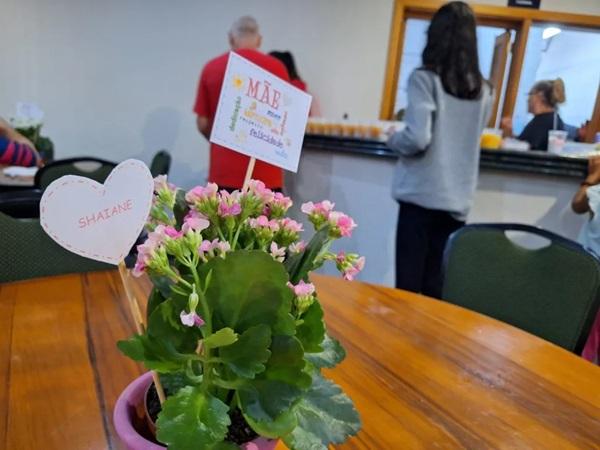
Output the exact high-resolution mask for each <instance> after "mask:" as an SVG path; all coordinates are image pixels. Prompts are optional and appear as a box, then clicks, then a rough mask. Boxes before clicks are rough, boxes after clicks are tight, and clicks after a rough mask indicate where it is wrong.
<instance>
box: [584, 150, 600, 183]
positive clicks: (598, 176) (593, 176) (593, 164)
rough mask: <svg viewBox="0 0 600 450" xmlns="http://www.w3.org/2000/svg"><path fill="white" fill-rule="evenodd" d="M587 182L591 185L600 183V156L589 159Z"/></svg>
mask: <svg viewBox="0 0 600 450" xmlns="http://www.w3.org/2000/svg"><path fill="white" fill-rule="evenodd" d="M585 183H586V184H589V185H590V186H593V185H596V184H600V156H595V157H593V158H590V159H589V160H588V176H587V177H586V178H585Z"/></svg>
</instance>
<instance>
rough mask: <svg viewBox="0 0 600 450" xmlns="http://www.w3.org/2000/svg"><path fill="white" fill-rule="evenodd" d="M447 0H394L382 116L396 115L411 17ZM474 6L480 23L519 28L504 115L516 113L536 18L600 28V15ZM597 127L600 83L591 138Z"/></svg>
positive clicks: (422, 16)
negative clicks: (523, 69) (399, 78)
mask: <svg viewBox="0 0 600 450" xmlns="http://www.w3.org/2000/svg"><path fill="white" fill-rule="evenodd" d="M445 3H446V2H445V1H441V0H395V1H394V10H393V14H392V20H391V29H390V34H389V43H388V54H387V65H386V71H385V78H384V83H383V94H382V99H381V107H380V110H379V117H380V118H381V119H383V120H391V119H392V118H393V117H394V107H395V104H396V92H397V89H398V77H399V73H400V71H399V69H400V65H401V63H402V51H403V49H404V34H405V28H406V21H407V19H409V18H416V19H431V17H433V14H434V13H435V12H436V11H437V10H438V9H439V8H440V7H441V6H443V5H444V4H445ZM470 6H471V7H472V8H473V11H474V13H475V16H476V18H477V24H478V25H489V26H497V27H503V28H508V29H513V30H515V41H514V43H513V45H512V49H511V52H512V58H511V62H510V67H509V72H508V79H507V82H506V94H505V96H504V101H503V104H502V117H512V115H513V113H514V109H515V103H516V99H517V91H518V89H519V81H520V78H521V69H522V66H523V61H524V59H525V49H526V47H527V38H528V35H529V30H530V28H531V25H532V24H533V22H536V23H537V22H543V23H552V24H557V25H566V26H577V27H583V28H592V29H596V30H599V31H600V16H592V15H584V14H571V13H563V12H555V11H543V10H538V9H529V8H514V7H503V6H491V5H478V4H474V5H470ZM499 109H500V107H498V109H497V111H498V110H499ZM597 131H600V85H599V86H598V93H597V97H596V103H595V108H594V111H593V113H592V118H591V120H590V126H589V128H588V132H587V141H588V142H592V141H593V139H594V136H595V134H596V132H597Z"/></svg>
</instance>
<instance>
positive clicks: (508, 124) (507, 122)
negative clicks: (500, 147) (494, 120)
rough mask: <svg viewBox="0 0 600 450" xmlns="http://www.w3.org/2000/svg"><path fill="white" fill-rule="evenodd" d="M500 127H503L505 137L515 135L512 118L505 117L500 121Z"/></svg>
mask: <svg viewBox="0 0 600 450" xmlns="http://www.w3.org/2000/svg"><path fill="white" fill-rule="evenodd" d="M500 128H501V129H502V136H503V137H506V138H511V137H514V134H513V123H512V118H510V117H503V118H502V120H501V121H500Z"/></svg>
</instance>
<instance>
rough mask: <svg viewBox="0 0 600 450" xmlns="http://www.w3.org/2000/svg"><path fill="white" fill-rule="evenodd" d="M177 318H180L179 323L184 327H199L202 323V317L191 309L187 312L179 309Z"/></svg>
mask: <svg viewBox="0 0 600 450" xmlns="http://www.w3.org/2000/svg"><path fill="white" fill-rule="evenodd" d="M179 318H180V320H181V323H182V324H183V325H185V326H186V327H193V326H196V327H201V326H202V325H204V320H202V317H200V316H199V315H198V314H196V312H195V311H191V312H189V313H186V312H185V311H181V314H179Z"/></svg>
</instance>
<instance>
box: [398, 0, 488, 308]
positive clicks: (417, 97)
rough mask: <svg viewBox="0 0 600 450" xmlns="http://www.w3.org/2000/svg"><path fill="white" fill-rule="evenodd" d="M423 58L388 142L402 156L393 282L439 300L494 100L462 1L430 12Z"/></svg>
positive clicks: (470, 197) (467, 206) (468, 12)
mask: <svg viewBox="0 0 600 450" xmlns="http://www.w3.org/2000/svg"><path fill="white" fill-rule="evenodd" d="M422 63H423V64H422V67H421V68H419V69H417V70H415V71H414V72H413V73H412V74H411V75H410V78H409V80H408V105H407V107H406V113H405V124H406V127H405V128H404V129H403V130H402V131H400V132H397V133H394V134H393V135H392V136H390V138H389V140H388V146H389V147H390V148H391V149H392V150H394V151H395V152H396V153H397V154H398V156H399V158H398V163H397V165H396V171H395V175H394V181H393V188H392V195H393V197H394V198H395V199H396V200H397V201H398V203H399V204H400V211H399V214H398V228H397V233H396V287H398V288H400V289H406V290H410V291H413V292H420V293H423V294H425V295H429V296H431V297H437V298H440V297H441V290H442V273H441V272H442V269H441V265H442V256H443V252H444V247H445V245H446V241H447V240H448V237H449V236H450V234H451V233H453V232H454V231H456V230H457V229H458V228H460V227H461V226H463V225H464V223H465V220H466V217H467V214H468V212H469V209H470V207H471V203H472V201H473V195H474V192H475V187H476V183H477V174H478V167H479V137H480V134H481V132H482V130H483V127H484V126H485V124H486V123H487V121H488V120H489V116H490V111H491V107H492V103H493V100H494V97H493V92H492V91H493V90H492V88H491V86H490V85H489V84H488V83H487V82H486V81H485V80H484V79H483V76H482V75H481V72H480V70H479V60H478V57H477V38H476V32H475V16H474V14H473V11H472V10H471V8H470V7H469V6H468V5H467V4H466V3H463V2H451V3H447V4H446V5H444V6H442V7H441V8H440V9H439V10H438V11H437V12H436V14H435V15H434V16H433V19H432V20H431V24H430V26H429V30H428V32H427V45H426V46H425V50H423V54H422Z"/></svg>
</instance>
